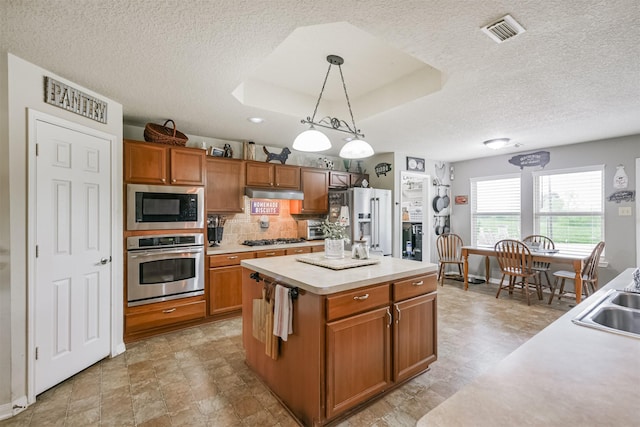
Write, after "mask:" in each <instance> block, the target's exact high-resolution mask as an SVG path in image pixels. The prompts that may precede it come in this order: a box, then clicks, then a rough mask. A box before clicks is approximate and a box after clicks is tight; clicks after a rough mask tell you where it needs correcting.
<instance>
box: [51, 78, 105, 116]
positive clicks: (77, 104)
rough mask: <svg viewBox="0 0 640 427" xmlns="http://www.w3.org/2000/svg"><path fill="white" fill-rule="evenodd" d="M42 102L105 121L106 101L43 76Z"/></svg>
mask: <svg viewBox="0 0 640 427" xmlns="http://www.w3.org/2000/svg"><path fill="white" fill-rule="evenodd" d="M44 102H46V103H47V104H51V105H55V106H56V107H60V108H62V109H64V110H67V111H71V112H72V113H76V114H79V115H81V116H84V117H86V118H88V119H91V120H95V121H96V122H100V123H104V124H106V123H107V103H106V102H104V101H101V100H99V99H98V98H95V97H93V96H91V95H87V94H86V93H84V92H82V91H80V90H78V89H74V88H72V87H71V86H67V85H66V84H64V83H60V82H59V81H57V80H55V79H52V78H51V77H45V78H44Z"/></svg>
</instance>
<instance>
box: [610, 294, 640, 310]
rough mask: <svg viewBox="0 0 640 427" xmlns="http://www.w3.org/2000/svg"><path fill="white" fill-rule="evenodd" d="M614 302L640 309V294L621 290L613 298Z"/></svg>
mask: <svg viewBox="0 0 640 427" xmlns="http://www.w3.org/2000/svg"><path fill="white" fill-rule="evenodd" d="M611 302H612V303H614V304H617V305H621V306H623V307H629V308H633V309H635V310H640V294H632V293H630V292H621V293H619V294H617V295H616V296H615V297H614V298H613V299H612V300H611Z"/></svg>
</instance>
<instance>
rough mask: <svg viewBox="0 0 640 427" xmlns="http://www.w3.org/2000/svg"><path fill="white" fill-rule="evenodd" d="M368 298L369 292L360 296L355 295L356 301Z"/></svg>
mask: <svg viewBox="0 0 640 427" xmlns="http://www.w3.org/2000/svg"><path fill="white" fill-rule="evenodd" d="M367 298H369V294H364V295H360V296H355V297H353V299H354V300H356V301H364V300H366V299H367Z"/></svg>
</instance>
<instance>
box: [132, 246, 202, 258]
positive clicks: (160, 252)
mask: <svg viewBox="0 0 640 427" xmlns="http://www.w3.org/2000/svg"><path fill="white" fill-rule="evenodd" d="M201 252H204V247H198V248H184V247H183V248H171V249H153V250H149V251H135V252H132V251H130V252H129V257H130V258H138V257H144V256H153V255H164V254H184V253H187V254H197V253H201Z"/></svg>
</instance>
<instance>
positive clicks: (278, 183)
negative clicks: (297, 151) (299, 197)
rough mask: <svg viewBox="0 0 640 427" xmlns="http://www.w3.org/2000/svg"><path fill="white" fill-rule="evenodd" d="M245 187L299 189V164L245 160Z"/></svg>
mask: <svg viewBox="0 0 640 427" xmlns="http://www.w3.org/2000/svg"><path fill="white" fill-rule="evenodd" d="M246 164H247V166H246V168H247V173H246V185H247V187H277V188H291V189H295V190H298V189H300V166H290V165H277V164H270V163H266V162H254V161H249V162H246Z"/></svg>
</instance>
